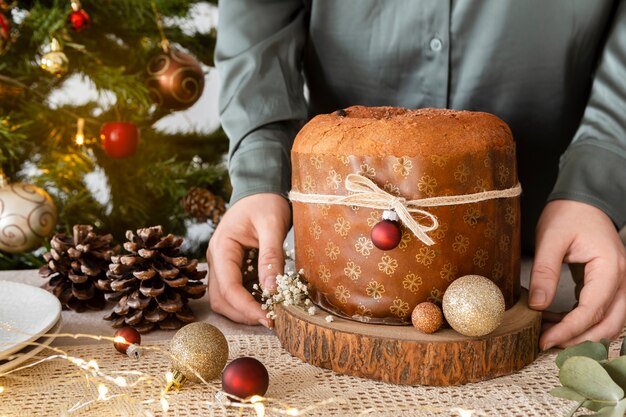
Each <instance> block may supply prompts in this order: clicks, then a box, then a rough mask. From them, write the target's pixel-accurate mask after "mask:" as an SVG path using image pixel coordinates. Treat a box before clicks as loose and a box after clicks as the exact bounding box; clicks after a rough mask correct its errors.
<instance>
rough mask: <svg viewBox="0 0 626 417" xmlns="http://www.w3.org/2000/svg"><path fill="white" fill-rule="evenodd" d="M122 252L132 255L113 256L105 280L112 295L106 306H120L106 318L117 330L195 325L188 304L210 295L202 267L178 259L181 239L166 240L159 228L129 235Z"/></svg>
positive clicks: (146, 229)
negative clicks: (204, 282)
mask: <svg viewBox="0 0 626 417" xmlns="http://www.w3.org/2000/svg"><path fill="white" fill-rule="evenodd" d="M126 238H127V239H128V241H127V242H126V243H124V249H126V250H127V251H128V252H129V254H127V255H120V256H113V257H112V258H111V261H112V263H111V264H110V265H109V271H108V272H107V273H106V277H107V278H106V280H103V281H102V282H100V284H101V285H102V286H105V287H107V288H108V289H110V292H109V293H107V294H106V299H107V300H112V301H117V305H116V306H115V307H114V308H113V312H112V313H111V314H110V315H109V316H107V317H105V318H104V319H105V320H112V321H113V327H121V326H123V325H125V324H126V325H129V326H133V327H134V328H135V329H137V331H139V332H140V333H147V332H149V331H150V330H152V329H153V328H154V327H155V326H158V327H159V328H161V329H168V330H172V329H178V328H180V327H182V326H183V324H185V323H189V322H192V321H194V320H195V316H194V314H193V312H192V311H191V309H190V308H189V306H188V305H187V303H188V302H189V299H190V298H200V297H202V296H203V295H204V293H205V291H206V285H205V284H203V283H202V281H201V280H202V279H203V278H204V276H205V275H206V273H205V272H203V271H198V270H197V266H198V261H197V260H196V259H192V260H188V259H187V258H186V257H184V256H179V250H180V245H181V244H182V242H183V239H182V238H180V237H175V236H174V235H172V234H168V235H167V236H163V230H162V228H161V226H155V227H149V228H144V229H139V230H137V233H133V232H132V231H131V230H129V231H127V232H126Z"/></svg>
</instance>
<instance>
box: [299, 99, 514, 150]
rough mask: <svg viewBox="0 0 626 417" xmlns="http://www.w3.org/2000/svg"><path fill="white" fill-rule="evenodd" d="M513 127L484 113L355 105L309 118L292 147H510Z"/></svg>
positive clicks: (473, 148) (301, 148) (474, 148)
mask: <svg viewBox="0 0 626 417" xmlns="http://www.w3.org/2000/svg"><path fill="white" fill-rule="evenodd" d="M512 142H513V137H512V135H511V130H510V129H509V127H508V126H507V124H506V123H504V122H503V121H502V120H501V119H499V118H498V117H496V116H494V115H492V114H489V113H483V112H470V111H459V110H448V109H431V108H428V109H418V110H409V109H403V108H397V107H365V106H352V107H348V108H346V109H343V110H338V111H336V112H334V113H330V114H321V115H318V116H316V117H314V118H313V119H311V121H309V122H308V123H307V124H306V125H305V126H304V127H303V128H302V130H301V131H300V132H299V133H298V136H297V137H296V140H295V143H294V146H293V149H292V151H293V152H296V153H305V154H306V153H311V154H338V155H370V156H386V155H406V156H420V155H430V154H433V153H439V154H442V153H445V154H449V155H455V154H460V153H462V154H468V153H471V152H473V151H480V150H485V149H487V148H498V147H503V146H510V144H511V143H512Z"/></svg>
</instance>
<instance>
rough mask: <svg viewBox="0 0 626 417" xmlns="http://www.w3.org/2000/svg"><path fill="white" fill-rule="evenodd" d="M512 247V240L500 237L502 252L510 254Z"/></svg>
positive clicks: (505, 236) (504, 236)
mask: <svg viewBox="0 0 626 417" xmlns="http://www.w3.org/2000/svg"><path fill="white" fill-rule="evenodd" d="M510 245H511V238H510V237H508V236H507V235H502V236H500V250H501V251H502V252H508V251H509V247H510Z"/></svg>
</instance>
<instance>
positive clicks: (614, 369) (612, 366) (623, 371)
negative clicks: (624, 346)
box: [604, 356, 626, 390]
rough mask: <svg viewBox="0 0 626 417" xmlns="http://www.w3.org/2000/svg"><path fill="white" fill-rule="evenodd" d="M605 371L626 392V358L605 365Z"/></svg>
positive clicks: (621, 357)
mask: <svg viewBox="0 0 626 417" xmlns="http://www.w3.org/2000/svg"><path fill="white" fill-rule="evenodd" d="M604 369H605V370H606V371H607V372H608V373H609V375H610V376H611V378H612V379H613V381H615V382H616V383H617V385H619V386H620V387H622V389H625V390H626V356H620V357H617V358H615V359H613V360H611V361H610V362H608V363H606V364H604Z"/></svg>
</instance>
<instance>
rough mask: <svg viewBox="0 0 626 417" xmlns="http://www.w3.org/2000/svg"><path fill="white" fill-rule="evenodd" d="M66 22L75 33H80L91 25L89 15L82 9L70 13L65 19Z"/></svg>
mask: <svg viewBox="0 0 626 417" xmlns="http://www.w3.org/2000/svg"><path fill="white" fill-rule="evenodd" d="M67 20H68V22H70V25H71V26H72V29H74V30H75V31H76V32H82V31H83V30H85V29H87V27H88V26H89V24H90V23H91V18H90V17H89V14H88V13H87V12H86V11H85V10H84V9H78V10H76V11H72V12H71V13H70V14H69V16H68V17H67Z"/></svg>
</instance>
